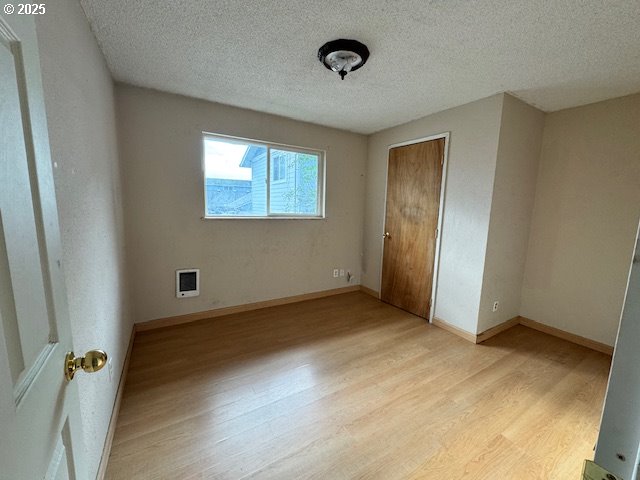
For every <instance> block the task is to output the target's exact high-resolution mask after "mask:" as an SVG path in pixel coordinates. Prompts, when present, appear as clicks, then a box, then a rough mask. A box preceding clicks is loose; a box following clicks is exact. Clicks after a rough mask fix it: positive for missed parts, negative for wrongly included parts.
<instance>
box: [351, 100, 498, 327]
mask: <svg viewBox="0 0 640 480" xmlns="http://www.w3.org/2000/svg"><path fill="white" fill-rule="evenodd" d="M503 97H504V96H503V95H495V96H492V97H489V98H486V99H483V100H479V101H477V102H473V103H469V104H467V105H463V106H461V107H457V108H453V109H450V110H446V111H444V112H440V113H437V114H434V115H429V116H427V117H424V118H421V119H419V120H415V121H413V122H410V123H407V124H404V125H400V126H397V127H394V128H390V129H388V130H383V131H381V132H378V133H375V134H374V135H371V136H370V137H369V155H368V162H367V187H366V213H365V227H364V235H365V237H364V258H363V277H362V280H363V282H362V283H363V285H365V286H366V287H368V288H371V289H373V290H375V291H378V290H379V289H380V278H381V277H380V275H381V269H382V266H381V255H382V239H381V238H382V232H383V227H384V208H385V185H386V175H387V158H388V147H389V145H392V144H395V143H399V142H404V141H407V140H412V139H418V138H422V137H427V136H430V135H435V134H438V133H443V132H451V141H450V147H449V167H448V173H447V180H446V195H445V199H444V202H445V203H444V209H445V211H444V217H443V226H442V240H441V259H440V274H439V278H438V292H437V297H436V306H435V316H436V317H438V318H440V319H442V320H445V321H446V322H448V323H450V324H452V325H455V326H456V327H459V328H461V329H463V330H466V331H468V332H471V333H475V332H476V328H477V321H478V310H479V306H480V293H481V288H482V279H483V272H484V263H485V255H486V244H487V235H488V230H489V218H490V212H491V201H492V194H493V178H494V173H495V167H496V156H497V151H498V134H499V130H500V117H501V112H502V103H503Z"/></svg>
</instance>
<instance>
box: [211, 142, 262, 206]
mask: <svg viewBox="0 0 640 480" xmlns="http://www.w3.org/2000/svg"><path fill="white" fill-rule="evenodd" d="M204 170H205V208H206V215H211V216H215V215H229V216H265V215H266V214H267V183H266V178H267V147H265V146H262V145H251V144H249V143H240V142H231V141H225V140H222V139H219V138H207V137H205V138H204Z"/></svg>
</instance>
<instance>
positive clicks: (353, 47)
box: [318, 39, 369, 80]
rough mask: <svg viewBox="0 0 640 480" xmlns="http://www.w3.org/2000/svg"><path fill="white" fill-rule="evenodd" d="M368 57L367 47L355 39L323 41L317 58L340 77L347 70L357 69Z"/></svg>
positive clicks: (344, 74) (342, 76) (345, 73)
mask: <svg viewBox="0 0 640 480" xmlns="http://www.w3.org/2000/svg"><path fill="white" fill-rule="evenodd" d="M368 58H369V49H368V48H367V46H366V45H364V44H362V43H360V42H358V41H357V40H346V39H340V40H333V41H331V42H327V43H325V44H324V45H323V46H321V47H320V49H319V50H318V60H320V61H321V62H322V64H323V65H324V66H325V67H327V68H328V69H329V70H333V71H334V72H336V73H337V74H338V75H340V78H342V80H344V77H345V76H346V75H347V73H349V72H353V71H354V70H357V69H359V68H360V67H361V66H363V65H364V64H365V63H366V62H367V59H368Z"/></svg>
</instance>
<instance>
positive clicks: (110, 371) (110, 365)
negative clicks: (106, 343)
mask: <svg viewBox="0 0 640 480" xmlns="http://www.w3.org/2000/svg"><path fill="white" fill-rule="evenodd" d="M107 369H108V370H109V382H112V381H113V362H112V361H111V358H109V360H107Z"/></svg>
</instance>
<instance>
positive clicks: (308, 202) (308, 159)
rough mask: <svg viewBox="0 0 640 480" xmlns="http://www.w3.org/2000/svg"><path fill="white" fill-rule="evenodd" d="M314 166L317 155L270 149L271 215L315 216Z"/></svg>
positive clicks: (315, 171)
mask: <svg viewBox="0 0 640 480" xmlns="http://www.w3.org/2000/svg"><path fill="white" fill-rule="evenodd" d="M318 166H319V156H318V154H315V153H301V152H292V151H287V150H282V149H275V148H272V149H271V176H270V177H271V185H270V187H271V192H270V198H269V200H270V203H269V207H270V210H271V213H276V214H292V215H317V214H318Z"/></svg>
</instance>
